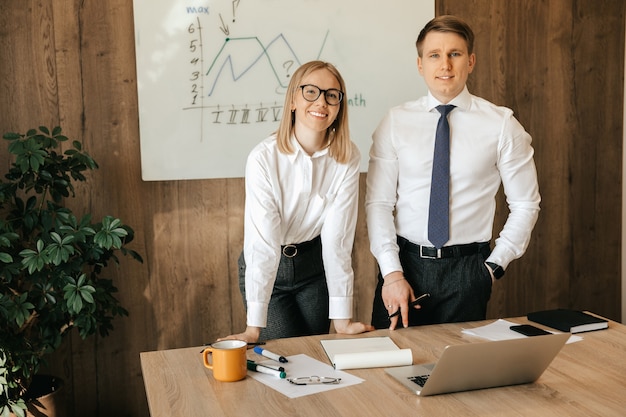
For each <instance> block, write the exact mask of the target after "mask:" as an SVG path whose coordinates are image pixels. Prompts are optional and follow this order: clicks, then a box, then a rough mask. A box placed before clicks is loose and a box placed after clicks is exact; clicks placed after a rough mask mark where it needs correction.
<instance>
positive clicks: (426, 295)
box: [389, 293, 430, 318]
mask: <svg viewBox="0 0 626 417" xmlns="http://www.w3.org/2000/svg"><path fill="white" fill-rule="evenodd" d="M428 297H430V294H428V293H426V294H422V295H420V296H419V297H417V298H416V299H415V300H413V301H411V302H410V303H409V307H413V306H416V305H418V304H419V302H420V301H422V300H423V299H424V298H428ZM398 315H400V309H398V310H396V312H395V313H392V314H390V315H389V318H392V317H395V316H398Z"/></svg>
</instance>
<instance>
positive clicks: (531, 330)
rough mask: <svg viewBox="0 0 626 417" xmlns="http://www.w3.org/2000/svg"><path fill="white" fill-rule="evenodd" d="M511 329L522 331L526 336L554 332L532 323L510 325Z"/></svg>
mask: <svg viewBox="0 0 626 417" xmlns="http://www.w3.org/2000/svg"><path fill="white" fill-rule="evenodd" d="M510 329H511V330H513V331H514V332H517V333H521V334H523V335H524V336H542V335H544V334H552V333H550V332H548V331H546V330H543V329H540V328H539V327H535V326H533V325H532V324H518V325H515V326H511V327H510Z"/></svg>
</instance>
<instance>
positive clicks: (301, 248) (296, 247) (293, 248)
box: [280, 235, 322, 258]
mask: <svg viewBox="0 0 626 417" xmlns="http://www.w3.org/2000/svg"><path fill="white" fill-rule="evenodd" d="M321 240H322V238H321V237H320V236H319V235H318V236H317V237H314V238H313V239H311V240H309V241H307V242H302V243H294V244H291V245H284V246H281V247H280V250H281V252H282V253H283V255H284V256H285V257H287V258H293V257H294V256H296V255H297V254H298V253H302V252H305V251H307V250H309V249H311V248H312V247H314V246H316V245H319V244H320V243H321Z"/></svg>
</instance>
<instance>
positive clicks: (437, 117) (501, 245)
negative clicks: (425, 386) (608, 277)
mask: <svg viewBox="0 0 626 417" xmlns="http://www.w3.org/2000/svg"><path fill="white" fill-rule="evenodd" d="M416 46H417V51H418V58H417V67H418V69H419V72H420V74H421V75H422V76H423V77H424V80H425V82H426V85H427V87H428V95H427V96H424V97H421V98H420V99H418V100H417V101H412V102H408V103H405V104H403V105H400V106H397V107H394V108H392V109H391V110H390V111H389V112H388V113H387V115H386V116H385V117H384V119H383V120H382V121H381V123H380V124H379V126H378V127H377V129H376V131H375V132H374V134H373V143H372V147H371V150H370V162H369V171H368V175H367V196H366V201H365V208H366V213H367V226H368V231H369V238H370V248H371V251H372V253H373V254H374V256H375V257H376V260H377V261H378V265H379V269H380V274H379V279H378V286H377V288H376V293H375V297H374V305H373V312H372V324H373V325H374V326H375V327H376V328H385V327H389V328H390V329H394V328H396V326H397V325H398V324H399V323H398V321H399V320H401V321H402V325H403V326H404V327H407V326H409V325H420V324H434V323H445V322H458V321H470V320H482V319H485V317H486V309H487V303H488V301H489V298H490V296H491V289H492V285H493V284H494V283H495V280H496V279H498V278H500V277H501V276H502V275H503V273H504V270H505V269H506V267H507V266H508V265H509V263H510V262H511V261H512V260H514V259H517V258H519V257H520V256H522V255H523V254H524V252H525V251H526V248H527V247H528V242H529V240H530V235H531V232H532V229H533V227H534V225H535V223H536V221H537V217H538V215H539V202H540V196H539V187H538V184H537V172H536V168H535V163H534V160H533V153H534V151H533V148H532V146H531V137H530V135H529V134H528V133H527V132H526V131H525V130H524V128H523V127H522V126H521V125H520V123H519V122H518V121H517V120H516V119H515V117H514V116H513V112H512V111H511V110H510V109H507V108H504V107H499V106H496V105H494V104H492V103H490V102H488V101H486V100H484V99H481V98H479V97H476V96H473V95H471V94H470V93H469V91H468V89H467V86H466V82H467V78H468V76H469V74H471V72H472V71H473V69H474V65H475V63H476V56H475V55H474V52H473V46H474V34H473V32H472V30H471V28H470V27H469V26H468V25H467V24H466V23H465V22H464V21H463V20H461V19H459V18H457V17H454V16H439V17H436V18H434V19H433V20H431V21H430V22H429V23H427V24H426V26H425V27H424V28H423V29H422V31H421V32H420V34H419V36H418V39H417V42H416ZM444 105H447V107H446V106H444ZM446 125H447V126H446ZM438 126H440V127H441V130H439V128H438ZM446 130H447V131H448V133H446ZM436 137H437V141H438V142H439V141H440V140H441V141H443V142H441V143H442V144H445V143H449V145H445V146H443V145H438V146H443V147H444V149H445V147H446V146H449V156H448V153H446V154H445V155H446V156H445V157H444V158H443V159H441V161H443V162H439V161H440V159H439V157H438V156H437V157H435V156H434V149H435V142H436V140H435V139H436ZM448 141H449V142H448ZM448 158H449V168H440V167H445V166H447V164H448V163H447V162H446V161H447V160H448ZM435 159H436V161H437V162H435ZM433 167H434V168H436V169H435V170H440V169H442V170H443V172H445V175H446V176H445V180H441V179H436V180H435V179H434V178H435V176H436V174H435V172H433ZM446 170H449V179H448V176H447V175H448V173H447V171H446ZM431 182H434V184H435V185H434V186H432V187H431ZM500 184H502V186H503V189H504V192H505V195H506V198H507V204H508V208H509V216H508V218H507V221H506V223H505V225H504V227H503V229H502V230H501V231H500V233H499V237H498V238H497V239H496V240H495V246H494V248H493V251H492V250H491V248H490V246H489V242H490V241H491V238H492V229H493V220H494V215H495V210H496V200H495V196H496V193H497V191H498V189H499V187H500ZM431 189H432V192H433V195H432V196H431ZM440 191H443V193H439V194H443V197H442V196H441V195H438V192H440ZM442 198H443V199H442ZM431 199H433V208H432V209H431V208H430V201H431ZM435 200H437V201H439V202H438V203H437V204H436V205H435V203H434V202H435ZM437 217H441V219H440V223H439V225H438V226H435V225H434V224H433V225H432V226H430V227H431V230H430V231H429V223H430V222H431V221H432V222H433V223H434V222H435V221H436V220H437ZM437 230H438V231H439V232H440V233H439V235H440V236H436V235H437ZM423 293H428V294H430V297H428V298H426V301H423V302H420V304H421V305H419V304H418V305H415V306H414V307H411V306H410V305H409V302H410V301H412V300H415V299H416V297H417V296H419V295H422V294H423ZM396 311H400V314H399V315H396V316H393V317H391V318H390V317H389V316H392V315H393V313H395V312H396Z"/></svg>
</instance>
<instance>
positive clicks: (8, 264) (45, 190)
mask: <svg viewBox="0 0 626 417" xmlns="http://www.w3.org/2000/svg"><path fill="white" fill-rule="evenodd" d="M3 138H4V139H5V140H7V141H8V150H9V153H10V154H12V156H13V157H14V158H15V160H14V162H13V163H12V164H11V167H10V169H9V171H8V173H7V174H6V175H5V179H6V181H3V180H1V179H0V416H2V417H7V416H9V415H10V414H11V413H12V414H15V415H16V416H19V417H23V416H24V415H25V414H26V409H27V405H28V404H27V402H28V401H27V398H28V397H27V396H26V395H27V391H28V388H29V385H30V383H31V381H32V378H33V376H34V375H36V374H37V372H38V370H39V368H40V365H42V364H43V363H45V358H46V355H48V354H50V353H52V352H53V351H55V350H56V349H57V348H59V346H60V345H61V341H62V339H63V337H64V336H65V335H67V334H68V332H69V331H70V330H71V329H72V328H76V329H77V331H78V334H79V335H80V336H81V337H82V338H86V337H88V336H89V335H92V334H95V333H96V332H97V333H99V334H100V335H101V336H107V335H108V333H109V331H110V330H112V329H113V326H112V322H113V318H114V317H115V316H126V315H128V312H127V311H126V310H125V309H124V308H123V307H122V306H121V305H120V302H119V300H118V299H117V298H116V297H115V293H116V292H117V288H116V287H115V286H114V285H113V282H112V281H111V279H107V278H106V277H104V276H103V272H104V271H105V268H106V267H107V266H108V264H109V263H110V262H111V261H113V262H115V263H119V259H118V257H117V254H122V255H124V256H126V255H130V256H131V257H132V258H133V259H136V260H138V261H139V262H142V263H143V260H142V258H141V256H140V255H139V254H138V253H137V252H135V251H133V250H130V249H128V248H127V247H126V245H127V244H128V243H129V242H131V241H132V240H133V236H134V231H133V229H132V228H131V227H129V226H127V225H124V224H123V223H122V221H121V220H120V219H118V218H116V217H114V216H104V217H103V218H102V220H100V221H98V222H96V223H92V219H91V217H92V216H91V214H85V215H83V216H81V217H77V216H76V215H75V214H74V213H73V212H72V210H71V209H70V208H68V207H66V206H65V205H64V204H63V203H64V202H65V201H67V200H68V199H69V198H70V197H75V190H74V186H73V182H74V181H85V180H86V177H85V175H84V172H85V171H88V170H94V169H96V168H98V165H97V163H96V162H95V161H94V160H93V158H91V156H89V155H88V154H87V153H86V152H84V151H82V148H81V144H80V142H77V141H74V142H73V143H72V145H71V147H70V148H69V149H67V150H65V152H61V150H60V149H59V145H60V143H61V142H66V141H67V140H68V139H67V137H65V136H63V135H62V132H61V128H59V127H56V128H54V129H52V130H51V131H50V130H49V129H48V128H46V127H39V129H31V130H29V131H28V132H27V133H26V134H18V133H7V134H5V135H4V136H3Z"/></svg>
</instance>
